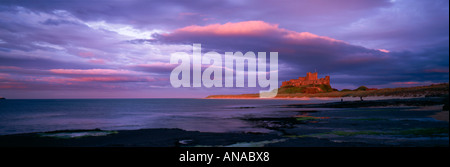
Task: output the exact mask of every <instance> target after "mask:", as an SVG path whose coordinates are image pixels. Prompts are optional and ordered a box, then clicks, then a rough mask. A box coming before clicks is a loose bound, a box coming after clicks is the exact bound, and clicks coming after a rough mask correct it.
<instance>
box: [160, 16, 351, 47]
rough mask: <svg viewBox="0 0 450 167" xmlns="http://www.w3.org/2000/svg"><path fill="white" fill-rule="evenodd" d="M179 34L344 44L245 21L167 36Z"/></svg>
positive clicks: (176, 32)
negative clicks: (267, 37)
mask: <svg viewBox="0 0 450 167" xmlns="http://www.w3.org/2000/svg"><path fill="white" fill-rule="evenodd" d="M178 34H200V35H218V36H267V35H269V36H270V35H274V34H275V35H276V34H278V35H280V36H281V37H282V38H284V39H286V40H290V41H291V42H292V41H294V42H298V41H301V40H310V39H322V40H326V41H330V42H343V41H340V40H336V39H333V38H330V37H325V36H319V35H315V34H312V33H309V32H295V31H291V30H287V29H284V28H279V27H278V24H270V23H266V22H264V21H259V20H256V21H244V22H237V23H230V22H228V23H225V24H210V25H206V26H198V25H192V26H187V27H184V28H180V29H177V30H175V31H174V32H173V33H171V34H165V35H166V36H171V35H175V36H176V35H178Z"/></svg>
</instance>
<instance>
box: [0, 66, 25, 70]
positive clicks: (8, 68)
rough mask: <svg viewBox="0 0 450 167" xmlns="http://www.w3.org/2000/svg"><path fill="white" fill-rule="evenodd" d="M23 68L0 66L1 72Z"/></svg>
mask: <svg viewBox="0 0 450 167" xmlns="http://www.w3.org/2000/svg"><path fill="white" fill-rule="evenodd" d="M20 69H22V68H20V67H16V66H0V70H20Z"/></svg>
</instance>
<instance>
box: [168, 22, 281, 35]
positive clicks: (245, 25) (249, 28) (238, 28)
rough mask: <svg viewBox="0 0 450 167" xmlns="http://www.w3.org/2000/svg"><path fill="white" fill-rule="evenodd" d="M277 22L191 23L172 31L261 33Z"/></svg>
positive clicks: (234, 33) (218, 33) (219, 33)
mask: <svg viewBox="0 0 450 167" xmlns="http://www.w3.org/2000/svg"><path fill="white" fill-rule="evenodd" d="M277 29H278V25H277V24H268V23H266V22H263V21H245V22H238V23H225V24H211V25H207V26H197V25H192V26H188V27H184V28H180V29H177V30H175V32H174V33H199V34H215V35H261V34H262V33H264V32H268V31H276V30H277Z"/></svg>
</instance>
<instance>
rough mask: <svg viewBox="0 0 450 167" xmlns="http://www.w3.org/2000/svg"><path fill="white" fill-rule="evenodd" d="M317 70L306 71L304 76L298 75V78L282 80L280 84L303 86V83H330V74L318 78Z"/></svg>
mask: <svg viewBox="0 0 450 167" xmlns="http://www.w3.org/2000/svg"><path fill="white" fill-rule="evenodd" d="M317 76H318V75H317V72H314V73H311V72H308V73H306V77H298V79H291V80H289V81H284V82H282V84H281V87H283V86H296V87H300V86H305V85H314V84H317V85H319V84H324V85H330V76H325V78H318V77H317Z"/></svg>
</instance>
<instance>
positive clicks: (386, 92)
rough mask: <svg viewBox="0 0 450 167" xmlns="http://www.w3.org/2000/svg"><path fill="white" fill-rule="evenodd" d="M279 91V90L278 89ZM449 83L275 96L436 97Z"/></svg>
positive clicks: (279, 96) (441, 93) (241, 95)
mask: <svg viewBox="0 0 450 167" xmlns="http://www.w3.org/2000/svg"><path fill="white" fill-rule="evenodd" d="M277 91H278V90H277ZM448 94H449V84H448V83H442V84H433V85H428V86H416V87H404V88H384V89H378V90H350V91H331V92H324V93H315V94H308V93H289V91H286V90H283V88H280V90H279V91H278V95H277V96H276V97H275V98H301V97H367V96H397V97H436V96H448ZM206 98H259V94H257V93H256V94H240V95H211V96H208V97H206Z"/></svg>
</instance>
